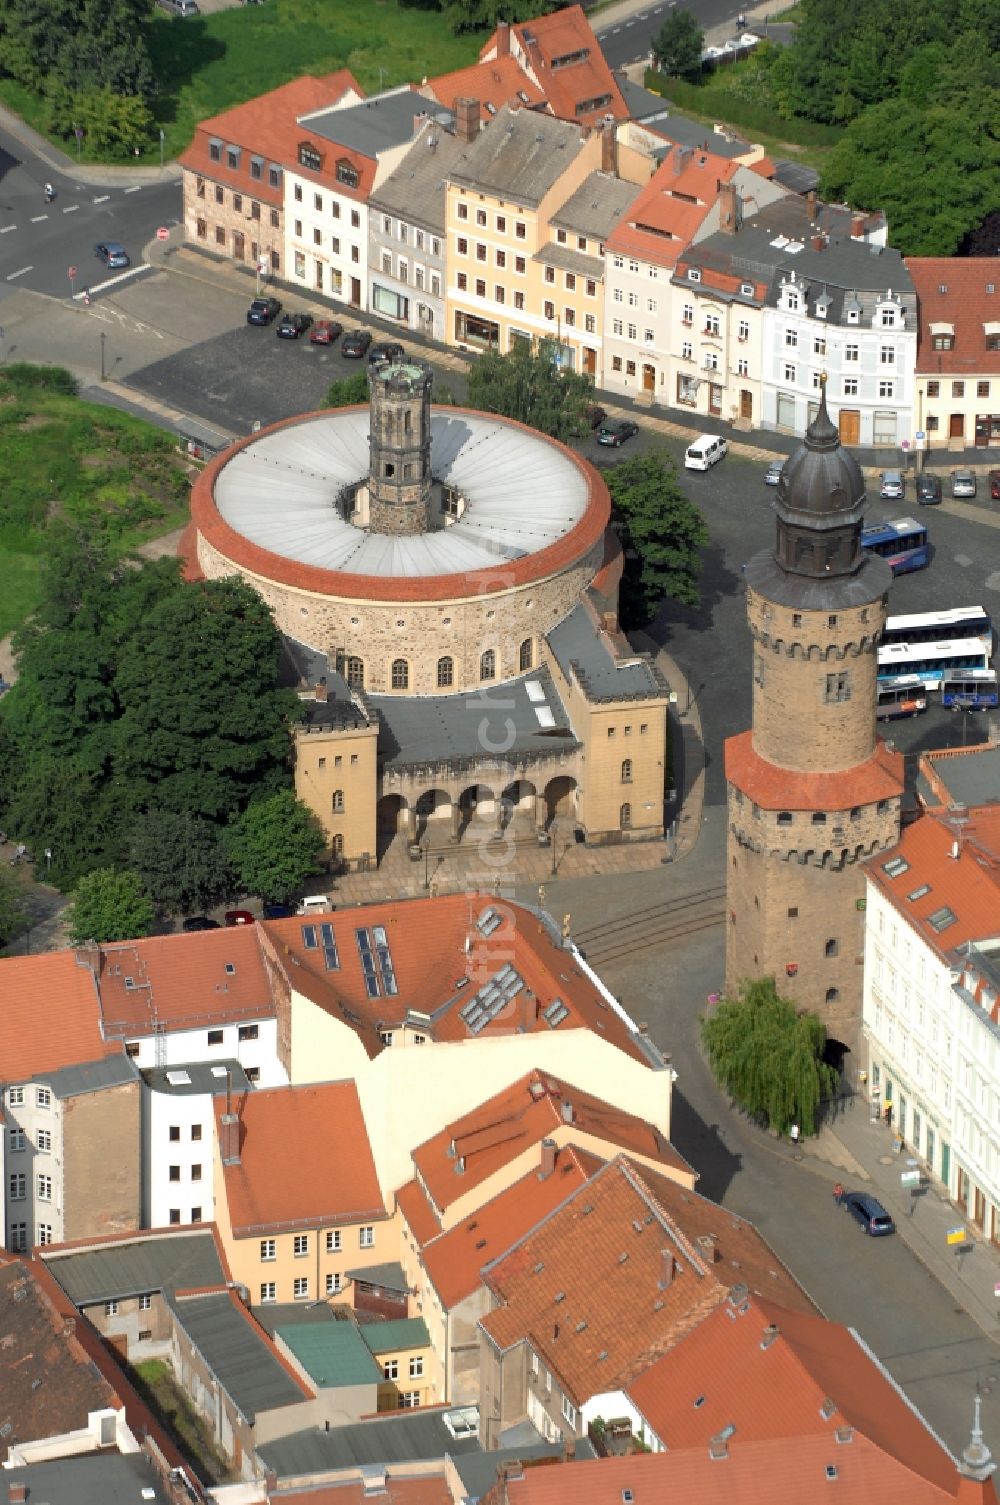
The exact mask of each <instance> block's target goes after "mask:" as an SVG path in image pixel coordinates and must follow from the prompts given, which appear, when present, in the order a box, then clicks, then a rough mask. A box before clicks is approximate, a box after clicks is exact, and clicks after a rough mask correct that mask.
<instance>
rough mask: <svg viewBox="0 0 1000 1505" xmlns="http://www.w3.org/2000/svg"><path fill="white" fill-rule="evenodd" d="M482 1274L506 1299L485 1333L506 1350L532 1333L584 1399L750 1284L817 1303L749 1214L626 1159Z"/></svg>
mask: <svg viewBox="0 0 1000 1505" xmlns="http://www.w3.org/2000/svg"><path fill="white" fill-rule="evenodd" d="M485 1279H486V1283H487V1285H488V1286H489V1288H490V1290H491V1291H492V1292H493V1294H494V1297H495V1299H496V1300H497V1302H498V1303H499V1305H498V1306H497V1308H496V1309H495V1310H494V1311H492V1312H490V1313H488V1314H487V1315H486V1316H485V1317H483V1318H482V1319H481V1323H480V1325H481V1327H482V1328H483V1331H484V1332H485V1333H486V1334H487V1336H488V1337H489V1338H490V1339H491V1341H492V1342H493V1343H494V1344H495V1345H496V1347H497V1348H498V1349H500V1350H501V1351H505V1350H507V1349H510V1348H512V1347H514V1346H515V1345H516V1344H517V1343H519V1342H521V1341H522V1340H527V1341H528V1342H529V1343H530V1344H531V1346H532V1347H533V1348H534V1349H535V1350H536V1351H537V1352H538V1353H539V1354H540V1355H541V1356H542V1357H543V1358H544V1361H545V1364H546V1366H547V1367H548V1368H549V1369H550V1370H551V1371H552V1372H553V1373H554V1374H555V1375H556V1376H557V1377H558V1379H559V1381H560V1384H561V1386H562V1388H563V1389H564V1390H565V1391H566V1392H568V1394H569V1396H570V1397H571V1399H572V1400H574V1401H575V1402H576V1404H577V1405H582V1404H583V1402H584V1401H585V1400H587V1399H588V1398H589V1397H590V1396H591V1395H594V1394H597V1393H599V1392H603V1391H608V1390H616V1389H620V1388H622V1387H623V1386H624V1385H626V1384H628V1383H629V1381H631V1380H632V1379H634V1377H635V1376H636V1375H638V1374H641V1373H642V1371H643V1370H644V1369H646V1368H647V1367H648V1366H649V1365H650V1364H651V1363H653V1362H654V1360H655V1359H656V1358H658V1357H659V1355H660V1354H662V1353H664V1352H665V1351H666V1350H667V1349H668V1348H670V1347H672V1346H673V1345H674V1344H675V1343H677V1342H678V1341H679V1340H680V1339H681V1338H682V1337H683V1336H684V1335H685V1334H686V1333H688V1332H690V1331H691V1330H692V1329H693V1328H694V1327H696V1326H697V1325H698V1323H699V1322H701V1321H703V1320H704V1319H705V1317H707V1316H708V1315H709V1313H710V1312H712V1311H714V1310H715V1308H716V1307H718V1306H720V1305H721V1304H722V1303H723V1302H724V1301H726V1300H727V1299H729V1298H730V1297H731V1299H733V1300H735V1301H738V1300H739V1299H740V1295H741V1293H745V1292H746V1291H747V1289H749V1290H750V1291H755V1290H757V1289H758V1288H759V1287H762V1286H763V1287H764V1288H766V1289H767V1290H769V1291H770V1292H771V1293H772V1294H773V1296H774V1298H775V1299H776V1300H780V1301H782V1302H784V1303H785V1304H786V1305H788V1306H791V1307H794V1308H795V1309H796V1310H799V1311H814V1310H815V1308H814V1307H813V1305H812V1303H811V1301H810V1300H809V1298H808V1297H807V1296H806V1295H805V1293H804V1291H802V1289H801V1288H800V1287H799V1286H798V1285H797V1284H796V1282H795V1280H794V1279H793V1277H792V1276H791V1275H790V1274H789V1272H788V1271H787V1270H786V1269H785V1268H784V1266H783V1265H782V1264H781V1262H780V1261H779V1260H778V1258H777V1256H776V1255H775V1254H774V1253H772V1251H771V1250H770V1249H769V1248H768V1246H767V1244H766V1243H765V1242H764V1240H763V1239H762V1238H761V1236H760V1234H759V1233H758V1232H757V1230H756V1229H755V1228H754V1227H753V1225H752V1224H751V1223H748V1222H746V1221H745V1220H744V1219H742V1218H739V1217H736V1216H735V1215H734V1214H733V1213H731V1212H728V1211H726V1210H725V1209H723V1208H721V1207H719V1206H717V1205H716V1204H715V1203H714V1202H709V1201H708V1200H707V1198H705V1197H700V1196H698V1194H697V1193H696V1192H693V1191H687V1190H685V1189H684V1188H682V1187H679V1186H677V1185H676V1183H674V1182H672V1181H668V1180H667V1179H666V1178H665V1177H663V1176H658V1175H655V1174H654V1173H653V1172H651V1171H647V1170H646V1169H645V1168H642V1169H641V1170H640V1169H639V1168H637V1167H636V1166H635V1165H634V1164H633V1163H631V1162H630V1161H629V1160H628V1159H627V1158H626V1157H625V1156H619V1158H618V1159H617V1160H614V1161H612V1162H611V1164H609V1165H606V1166H604V1167H602V1169H601V1170H599V1171H598V1172H597V1174H596V1175H595V1176H593V1177H592V1178H591V1180H590V1181H589V1182H588V1183H587V1185H586V1186H585V1187H584V1188H583V1189H582V1190H580V1191H579V1192H577V1193H575V1194H574V1195H573V1196H571V1197H570V1199H569V1200H568V1201H567V1202H566V1203H565V1205H564V1206H563V1207H561V1208H560V1209H559V1210H558V1211H557V1212H556V1213H554V1214H553V1215H552V1216H551V1217H549V1218H547V1219H546V1220H545V1222H543V1223H542V1224H541V1225H540V1226H539V1227H538V1228H536V1229H535V1230H534V1231H533V1232H531V1233H529V1234H528V1235H527V1236H526V1237H525V1238H523V1239H522V1240H520V1242H519V1243H517V1244H516V1245H515V1246H514V1247H513V1248H512V1249H511V1250H510V1252H509V1253H507V1254H506V1255H504V1256H503V1258H501V1259H500V1260H498V1261H497V1262H496V1263H495V1264H493V1265H492V1266H490V1267H489V1268H488V1269H487V1270H486V1272H485Z"/></svg>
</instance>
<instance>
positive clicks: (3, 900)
mask: <svg viewBox="0 0 1000 1505" xmlns="http://www.w3.org/2000/svg"><path fill="white" fill-rule="evenodd" d="M27 928H28V906H27V904H26V902H25V896H24V889H23V888H22V887H21V885H20V883H18V881H17V879H16V878H15V877H14V875H13V873H10V872H8V871H7V869H6V868H0V948H2V947H4V946H6V945H8V944H9V942H10V941H13V940H16V939H17V937H18V936H19V935H22V934H23V933H24V931H25V930H27Z"/></svg>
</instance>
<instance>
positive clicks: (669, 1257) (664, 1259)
mask: <svg viewBox="0 0 1000 1505" xmlns="http://www.w3.org/2000/svg"><path fill="white" fill-rule="evenodd" d="M673 1283H674V1256H673V1254H672V1253H671V1252H670V1250H669V1249H661V1250H660V1290H661V1291H665V1290H666V1289H667V1286H669V1285H673Z"/></svg>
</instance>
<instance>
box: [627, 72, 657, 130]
mask: <svg viewBox="0 0 1000 1505" xmlns="http://www.w3.org/2000/svg"><path fill="white" fill-rule="evenodd" d="M615 83H616V84H617V85H618V87H619V89H620V90H621V93H622V99H624V101H625V104H626V105H627V107H628V114H629V119H630V120H642V121H648V120H649V118H650V116H652V115H662V114H663V113H665V111H666V110H667V108H668V106H667V101H666V100H665V99H664V98H663V97H662V96H661V95H659V94H651V93H650V92H649V90H648V89H644V88H643V87H642V85H641V84H634V83H633V82H632V80H631V79H630V78H629V76H628V74H627V73H616V74H615Z"/></svg>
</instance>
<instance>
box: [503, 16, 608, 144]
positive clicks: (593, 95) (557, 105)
mask: <svg viewBox="0 0 1000 1505" xmlns="http://www.w3.org/2000/svg"><path fill="white" fill-rule="evenodd" d="M504 35H509V38H510V48H511V51H512V52H513V53H514V55H515V56H518V57H520V58H522V59H523V61H524V66H525V68H526V70H527V71H528V72H529V73H530V74H531V75H532V77H533V78H534V79H535V81H536V83H537V85H538V87H539V88H540V89H541V90H542V92H543V93H544V95H545V97H546V99H547V100H548V102H549V108H550V109H551V111H552V114H553V115H556V116H558V117H559V118H560V119H563V120H579V121H584V122H587V123H590V124H592V123H593V122H594V121H595V120H598V119H603V117H604V116H605V115H614V117H615V119H616V120H627V119H628V106H627V105H626V103H625V100H624V99H623V97H622V92H621V90H620V89H619V87H618V85H617V83H616V82H615V78H614V74H613V73H612V72H611V69H610V68H609V67H608V63H607V60H606V58H605V56H604V53H603V52H602V51H601V44H600V42H599V41H598V40H597V37H596V36H595V35H594V32H593V28H592V27H591V25H590V22H589V21H588V20H587V18H586V16H585V15H584V13H583V10H582V9H581V7H580V6H579V5H568V6H566V8H565V9H564V10H557V11H553V12H552V13H551V14H550V15H547V16H539V17H538V18H537V19H535V20H533V21H523V22H521V23H520V24H519V25H516V26H512V27H510V30H509V33H505V32H503V31H501V32H500V33H499V36H500V37H503V36H504ZM501 45H502V44H501ZM497 47H498V33H497V32H494V33H493V36H492V37H491V38H490V40H489V41H488V42H487V43H486V45H485V46H484V47H483V48H482V49H481V51H480V54H479V56H480V58H481V59H488V58H492V57H494V56H495V55H496V52H497ZM595 100H600V101H601V103H600V104H598V105H596V106H595V107H594V108H590V109H583V110H581V109H580V108H579V107H580V106H581V105H593V102H594V101H595Z"/></svg>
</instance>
